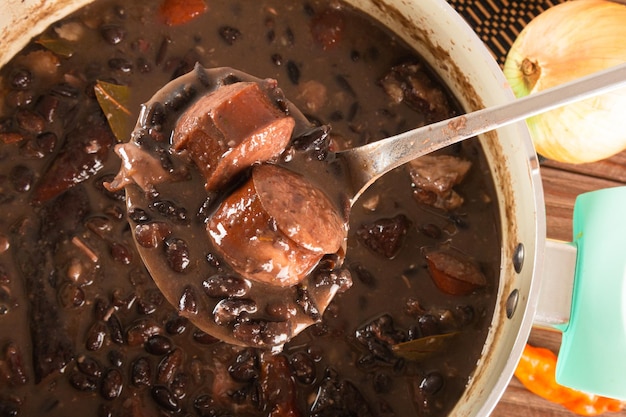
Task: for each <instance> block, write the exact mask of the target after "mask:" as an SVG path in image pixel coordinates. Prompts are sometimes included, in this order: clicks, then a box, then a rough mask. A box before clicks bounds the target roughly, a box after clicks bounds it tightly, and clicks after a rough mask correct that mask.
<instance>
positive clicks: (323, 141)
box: [292, 125, 331, 161]
mask: <svg viewBox="0 0 626 417" xmlns="http://www.w3.org/2000/svg"><path fill="white" fill-rule="evenodd" d="M330 142H331V141H330V126H328V125H321V126H316V127H314V128H312V129H310V130H307V131H305V132H304V133H303V134H302V135H300V136H298V137H297V138H294V139H293V142H292V143H293V146H294V148H295V149H297V150H298V151H303V152H307V153H309V154H310V155H311V157H312V158H313V159H316V160H318V161H323V160H324V159H326V157H327V156H328V153H329V151H330Z"/></svg>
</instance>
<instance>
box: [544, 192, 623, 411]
mask: <svg viewBox="0 0 626 417" xmlns="http://www.w3.org/2000/svg"><path fill="white" fill-rule="evenodd" d="M573 244H575V245H576V246H577V250H578V254H577V259H576V277H575V280H574V292H573V299H572V311H571V318H570V322H569V324H568V325H567V327H566V328H565V329H563V340H562V344H561V350H560V352H559V357H558V361H557V367H556V379H557V382H558V383H559V384H561V385H565V386H568V387H571V388H575V389H578V390H581V391H585V392H588V393H593V394H598V395H602V396H606V397H610V398H618V399H622V400H626V187H616V188H608V189H604V190H599V191H593V192H590V193H586V194H582V195H580V196H578V198H577V199H576V204H575V206H574V241H573Z"/></svg>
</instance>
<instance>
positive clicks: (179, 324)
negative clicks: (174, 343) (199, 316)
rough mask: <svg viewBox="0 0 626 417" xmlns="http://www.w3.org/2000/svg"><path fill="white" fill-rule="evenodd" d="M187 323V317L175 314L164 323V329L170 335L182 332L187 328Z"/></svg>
mask: <svg viewBox="0 0 626 417" xmlns="http://www.w3.org/2000/svg"><path fill="white" fill-rule="evenodd" d="M188 325H189V319H188V318H186V317H182V316H176V317H174V318H173V319H170V320H168V321H167V323H165V330H166V331H167V332H168V333H169V334H171V335H177V334H183V333H184V332H185V330H187V326H188Z"/></svg>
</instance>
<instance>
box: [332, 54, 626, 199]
mask: <svg viewBox="0 0 626 417" xmlns="http://www.w3.org/2000/svg"><path fill="white" fill-rule="evenodd" d="M621 87H626V64H620V65H617V66H615V67H611V68H609V69H606V70H603V71H599V72H596V73H594V74H591V75H588V76H586V77H582V78H580V79H577V80H574V81H571V82H569V83H565V84H562V85H559V86H557V87H554V88H550V89H547V90H544V91H541V92H539V93H533V94H530V95H528V96H526V97H523V98H520V99H517V100H513V101H511V102H509V103H506V104H503V105H500V106H496V107H489V108H485V109H481V110H478V111H475V112H472V113H468V114H465V115H461V116H457V117H454V118H452V119H447V120H443V121H441V122H437V123H433V124H430V125H427V126H424V127H421V128H418V129H414V130H410V131H408V132H405V133H401V134H399V135H396V136H392V137H390V138H387V139H385V140H381V141H377V142H373V143H370V144H368V145H365V146H360V147H358V148H353V149H349V150H347V151H343V152H339V153H338V155H339V157H340V158H342V159H344V160H345V161H347V165H348V167H349V170H350V175H351V177H352V184H353V187H354V190H355V193H354V194H355V196H354V198H353V201H354V200H356V199H358V197H359V196H360V194H361V193H362V192H363V191H364V190H365V189H366V188H367V187H369V185H370V184H371V183H372V182H374V181H376V180H377V179H378V178H379V177H380V176H382V175H383V174H385V173H387V172H389V171H390V170H392V169H394V168H396V167H398V166H400V165H403V164H405V163H407V162H409V161H410V160H412V159H415V158H417V157H419V156H422V155H425V154H428V153H431V152H434V151H436V150H438V149H442V148H444V147H446V146H449V145H452V144H455V143H457V142H460V141H462V140H464V139H468V138H471V137H473V136H476V135H478V134H481V133H485V132H488V131H491V130H494V129H497V128H499V127H502V126H505V125H508V124H511V123H514V122H517V121H519V120H523V119H526V118H528V117H531V116H535V115H537V114H540V113H544V112H546V111H548V110H551V109H554V108H557V107H561V106H563V105H565V104H568V103H573V102H576V101H580V100H583V99H585V98H589V97H594V96H597V95H600V94H602V93H606V92H610V91H613V90H616V89H618V88H621Z"/></svg>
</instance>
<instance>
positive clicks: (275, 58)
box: [271, 54, 283, 66]
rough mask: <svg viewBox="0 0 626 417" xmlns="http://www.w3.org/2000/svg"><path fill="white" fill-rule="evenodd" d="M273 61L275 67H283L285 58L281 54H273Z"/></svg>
mask: <svg viewBox="0 0 626 417" xmlns="http://www.w3.org/2000/svg"><path fill="white" fill-rule="evenodd" d="M271 59H272V62H273V63H274V65H277V66H281V65H283V56H282V55H281V54H272V56H271Z"/></svg>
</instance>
